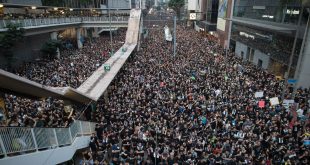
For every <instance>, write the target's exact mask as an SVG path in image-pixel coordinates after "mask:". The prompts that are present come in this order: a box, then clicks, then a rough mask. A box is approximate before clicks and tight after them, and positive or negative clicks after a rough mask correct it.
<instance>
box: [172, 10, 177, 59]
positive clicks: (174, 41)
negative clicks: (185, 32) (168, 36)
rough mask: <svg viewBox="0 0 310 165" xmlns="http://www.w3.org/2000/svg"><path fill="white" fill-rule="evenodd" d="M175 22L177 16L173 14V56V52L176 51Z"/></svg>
mask: <svg viewBox="0 0 310 165" xmlns="http://www.w3.org/2000/svg"><path fill="white" fill-rule="evenodd" d="M176 24H177V17H176V16H174V17H173V33H174V34H173V56H174V57H175V52H176V39H177V37H176V34H177V32H176V31H177V29H176V26H177V25H176Z"/></svg>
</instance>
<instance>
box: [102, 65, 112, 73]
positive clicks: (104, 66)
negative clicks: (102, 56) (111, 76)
mask: <svg viewBox="0 0 310 165" xmlns="http://www.w3.org/2000/svg"><path fill="white" fill-rule="evenodd" d="M103 68H104V71H106V72H107V71H110V70H111V65H110V64H104V65H103Z"/></svg>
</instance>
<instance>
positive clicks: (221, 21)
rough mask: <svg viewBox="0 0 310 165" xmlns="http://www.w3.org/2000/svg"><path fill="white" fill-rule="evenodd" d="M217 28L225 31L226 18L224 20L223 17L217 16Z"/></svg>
mask: <svg viewBox="0 0 310 165" xmlns="http://www.w3.org/2000/svg"><path fill="white" fill-rule="evenodd" d="M216 26H217V29H219V30H221V31H223V32H224V31H225V27H226V20H224V19H223V18H217V25H216Z"/></svg>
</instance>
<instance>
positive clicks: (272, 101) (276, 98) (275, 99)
mask: <svg viewBox="0 0 310 165" xmlns="http://www.w3.org/2000/svg"><path fill="white" fill-rule="evenodd" d="M270 104H271V105H278V104H279V99H278V97H273V98H270Z"/></svg>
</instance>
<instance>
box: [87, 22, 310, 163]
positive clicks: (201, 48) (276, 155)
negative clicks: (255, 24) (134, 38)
mask: <svg viewBox="0 0 310 165" xmlns="http://www.w3.org/2000/svg"><path fill="white" fill-rule="evenodd" d="M177 34H178V35H177V47H178V50H177V55H176V56H175V57H173V55H172V52H173V51H172V50H173V49H172V45H171V43H169V42H166V41H165V40H164V35H163V31H162V30H160V29H151V30H150V32H149V38H148V41H146V43H144V44H145V45H146V47H143V49H142V51H140V52H138V53H137V54H136V55H135V56H134V57H133V59H132V60H131V61H129V62H127V63H126V64H125V66H124V67H123V71H122V72H120V73H119V74H118V76H117V78H116V80H115V81H114V83H113V84H112V85H110V87H109V96H108V98H107V99H103V100H101V101H99V102H98V104H97V111H96V115H95V116H94V118H95V119H96V120H95V121H97V122H98V123H99V124H98V125H97V127H96V133H95V134H93V135H92V137H91V142H90V152H87V153H85V154H84V160H83V161H81V164H83V163H84V164H87V163H89V164H91V163H95V164H113V165H116V164H138V165H142V164H143V165H148V164H149V165H151V164H155V162H156V164H162V165H166V164H168V165H176V164H201V165H205V164H231V165H233V164H267V165H270V164H309V160H310V159H309V156H310V155H309V137H310V132H309V131H310V130H309V120H308V119H309V101H308V99H309V89H306V88H305V89H299V90H298V91H297V92H296V94H295V96H293V94H292V93H293V90H292V87H288V88H287V90H286V91H287V92H286V93H285V95H284V98H282V97H281V96H282V89H283V85H284V84H282V82H279V81H277V80H276V78H275V76H274V75H272V74H270V73H268V72H266V71H264V70H262V69H260V68H257V67H255V66H254V65H253V64H251V63H248V62H244V61H242V60H241V59H239V58H238V57H237V56H235V55H234V53H228V55H227V58H225V52H224V50H223V49H222V48H221V47H220V46H219V45H218V44H217V43H216V42H214V41H210V40H208V39H207V38H205V37H202V36H201V35H200V34H199V33H197V32H195V31H194V30H192V29H186V27H185V26H178V29H177ZM256 92H263V96H259V97H255V93H256ZM272 98H278V99H279V103H280V104H277V103H273V102H272V103H271V102H270V101H271V100H272ZM284 99H285V100H291V99H292V100H293V103H291V104H289V105H286V104H282V102H283V101H284ZM259 103H263V104H259Z"/></svg>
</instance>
